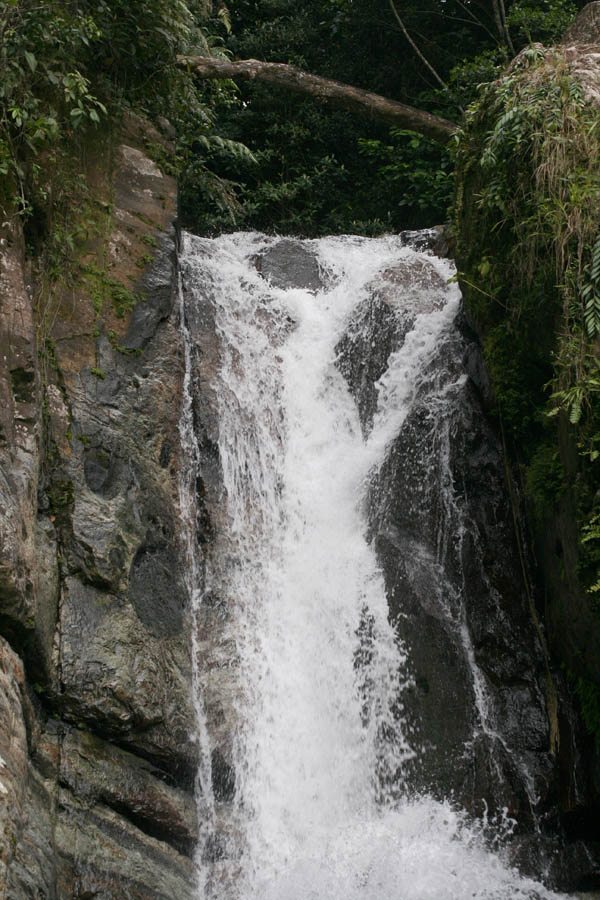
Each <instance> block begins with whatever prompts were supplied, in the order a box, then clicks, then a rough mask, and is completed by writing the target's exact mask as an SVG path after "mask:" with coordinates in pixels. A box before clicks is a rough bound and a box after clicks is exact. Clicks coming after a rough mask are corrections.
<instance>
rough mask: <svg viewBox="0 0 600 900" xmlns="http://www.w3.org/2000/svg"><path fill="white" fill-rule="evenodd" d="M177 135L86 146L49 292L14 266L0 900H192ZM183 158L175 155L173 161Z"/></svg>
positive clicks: (10, 260) (0, 554) (6, 426)
mask: <svg viewBox="0 0 600 900" xmlns="http://www.w3.org/2000/svg"><path fill="white" fill-rule="evenodd" d="M164 142H165V139H164V138H163V137H162V136H161V135H159V134H158V133H157V132H155V130H154V129H152V128H151V127H150V126H149V125H147V123H144V122H143V121H142V120H139V119H136V118H134V117H130V118H129V119H128V120H127V121H126V123H125V125H124V127H123V129H122V131H121V133H120V134H118V135H117V136H111V137H109V138H102V139H99V140H98V145H97V146H96V147H92V148H88V150H87V151H86V154H85V159H84V161H83V165H84V167H85V176H86V180H87V182H88V185H89V196H88V198H87V199H86V203H85V204H84V205H83V206H82V207H80V208H76V209H73V211H72V215H73V219H74V220H76V221H79V222H81V221H82V220H85V221H86V229H87V235H88V237H87V238H86V240H85V241H84V242H83V244H82V245H80V246H78V247H77V252H76V254H75V259H74V260H73V264H72V265H71V266H69V269H68V271H65V272H63V274H62V277H59V278H58V279H56V280H55V281H54V283H53V284H52V285H48V284H47V283H45V282H44V278H43V275H42V276H40V273H37V275H36V273H34V272H33V271H32V270H31V267H30V266H28V265H26V264H25V263H24V239H23V235H22V234H21V233H20V232H19V230H18V229H17V228H16V227H12V226H10V225H7V224H6V223H5V225H4V226H3V231H2V239H1V244H2V254H1V261H0V347H1V348H2V350H1V354H0V398H1V399H0V511H1V515H0V897H2V898H6V900H8V898H10V900H18V898H19V900H20V898H29V897H36V898H41V897H44V898H59V897H79V898H83V897H92V896H93V897H132V898H159V897H160V898H173V897H179V898H186V897H191V896H192V892H193V880H194V872H193V864H192V861H191V856H192V852H193V848H194V844H195V835H196V829H197V826H196V812H195V804H194V798H193V784H194V776H195V770H196V759H197V751H196V746H195V744H194V739H193V735H194V732H195V713H194V708H193V703H192V690H191V677H192V676H191V658H190V647H189V633H190V626H189V621H188V616H189V614H188V610H187V608H186V591H185V587H184V583H183V577H182V549H181V547H180V546H179V544H178V536H177V517H178V511H177V485H178V481H177V477H178V467H179V457H178V448H179V436H178V419H179V411H180V397H181V390H182V380H183V368H184V360H183V355H182V349H181V343H180V333H179V310H178V306H177V302H176V292H177V285H176V277H175V267H176V234H175V230H174V217H175V211H176V191H175V183H174V180H173V179H171V178H169V177H167V176H165V175H163V174H162V173H161V171H160V170H159V169H158V167H157V166H156V165H155V163H154V162H152V160H151V159H150V157H149V155H148V153H147V151H146V149H145V148H146V147H147V146H148V145H154V146H155V145H157V144H163V145H164ZM167 149H168V147H167Z"/></svg>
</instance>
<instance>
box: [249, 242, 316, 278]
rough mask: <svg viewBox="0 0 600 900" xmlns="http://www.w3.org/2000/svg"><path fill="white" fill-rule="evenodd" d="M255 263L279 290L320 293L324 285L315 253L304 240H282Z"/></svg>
mask: <svg viewBox="0 0 600 900" xmlns="http://www.w3.org/2000/svg"><path fill="white" fill-rule="evenodd" d="M255 264H256V268H257V269H258V271H259V272H260V274H261V275H262V276H263V278H266V280H267V281H270V282H271V284H273V285H274V286H275V287H280V288H304V289H305V290H309V291H318V290H320V289H321V288H322V287H323V284H324V281H323V273H322V272H321V269H320V267H319V263H318V260H317V258H316V256H315V254H314V253H312V252H311V250H310V249H309V248H308V247H306V246H305V245H304V244H303V243H300V241H293V240H284V241H278V242H277V243H276V244H274V245H273V246H272V247H269V248H268V249H267V250H265V251H264V252H263V253H261V254H260V255H259V256H258V257H257V258H256V261H255Z"/></svg>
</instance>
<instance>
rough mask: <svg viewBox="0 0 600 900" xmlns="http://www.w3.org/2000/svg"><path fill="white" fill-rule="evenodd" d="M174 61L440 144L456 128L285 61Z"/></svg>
mask: <svg viewBox="0 0 600 900" xmlns="http://www.w3.org/2000/svg"><path fill="white" fill-rule="evenodd" d="M177 62H178V65H179V66H181V67H182V68H185V69H188V70H189V71H191V72H193V73H194V74H195V75H197V76H198V77H199V78H231V79H234V80H235V79H237V78H245V79H248V80H249V81H253V80H254V79H258V80H259V81H264V82H266V83H267V84H272V85H275V86H276V87H279V88H282V89H283V90H286V91H293V92H294V93H298V94H307V95H308V96H311V97H313V98H314V99H315V100H316V101H317V102H320V103H325V104H329V105H331V106H335V107H337V108H339V109H346V110H348V111H349V112H354V113H358V114H359V115H361V116H366V117H367V118H370V119H373V120H375V121H378V122H384V123H385V124H386V125H396V126H397V127H399V128H406V129H407V130H409V131H416V132H418V133H419V134H422V135H425V136H426V137H429V138H432V139H433V140H434V141H438V143H440V144H447V143H448V141H449V140H450V138H451V137H452V135H453V134H454V132H455V131H456V130H457V129H458V125H456V124H455V123H454V122H449V121H448V120H447V119H443V118H441V117H440V116H434V115H431V113H428V112H424V111H423V110H421V109H415V108H414V107H412V106H406V105H405V104H404V103H399V102H398V101H396V100H389V99H388V98H387V97H382V96H380V95H379V94H373V93H371V92H370V91H363V90H362V89H361V88H356V87H352V86H351V85H349V84H343V83H342V82H340V81H332V80H331V79H329V78H320V77H319V76H317V75H311V74H309V73H308V72H303V71H302V70H301V69H296V68H295V67H294V66H288V65H287V64H286V63H268V62H261V61H260V60H257V59H243V60H239V61H237V62H231V61H230V60H228V59H215V58H213V57H210V56H178V57H177Z"/></svg>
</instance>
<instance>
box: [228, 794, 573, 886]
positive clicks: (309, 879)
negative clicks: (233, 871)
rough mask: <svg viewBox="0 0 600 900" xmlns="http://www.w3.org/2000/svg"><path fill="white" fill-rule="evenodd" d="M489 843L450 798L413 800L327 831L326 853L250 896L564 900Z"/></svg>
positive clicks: (297, 862) (298, 863)
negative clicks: (447, 801) (446, 800)
mask: <svg viewBox="0 0 600 900" xmlns="http://www.w3.org/2000/svg"><path fill="white" fill-rule="evenodd" d="M562 896H563V895H559V894H556V893H553V892H551V891H548V890H546V889H545V888H544V887H542V885H540V884H539V883H538V882H535V881H533V880H532V879H529V878H523V877H522V876H520V875H519V874H518V873H517V872H516V871H515V870H514V869H512V868H511V867H510V866H509V865H508V864H507V863H506V862H505V861H504V860H503V858H502V855H501V854H495V853H492V852H490V851H489V850H488V849H486V847H485V844H484V841H483V839H482V836H481V834H480V833H478V832H477V829H476V828H475V827H473V826H472V825H471V826H470V825H469V824H468V822H467V820H466V817H465V816H464V815H461V814H459V813H458V812H457V811H456V810H454V809H452V807H451V806H450V805H449V804H444V803H439V802H437V801H435V800H431V799H428V798H423V799H418V800H414V801H406V802H404V803H403V804H402V805H401V807H400V808H399V809H397V810H385V811H383V812H381V813H379V814H377V815H374V816H373V817H372V818H371V819H368V820H361V821H357V822H351V823H347V825H346V826H345V827H344V828H342V829H340V831H339V832H338V833H337V834H335V835H329V836H327V835H323V844H322V848H321V852H320V853H319V855H315V856H304V855H300V856H299V857H296V858H291V859H290V860H289V861H288V863H287V865H286V867H285V869H282V870H281V871H279V872H277V873H271V874H270V875H269V876H267V877H265V878H262V877H261V873H260V872H259V873H258V874H257V877H256V881H255V884H254V887H253V889H252V891H251V892H250V893H248V894H243V900H559V897H562Z"/></svg>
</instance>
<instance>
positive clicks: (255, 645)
mask: <svg viewBox="0 0 600 900" xmlns="http://www.w3.org/2000/svg"><path fill="white" fill-rule="evenodd" d="M274 243H276V239H274V238H265V237H264V236H260V235H246V234H238V235H232V236H226V237H222V238H219V239H217V240H215V241H209V240H206V239H200V238H194V237H191V236H185V237H184V246H183V254H182V267H183V273H184V277H185V279H186V283H187V284H188V287H189V286H193V289H194V290H196V291H197V292H198V294H200V293H201V292H203V291H208V292H209V293H210V297H211V301H212V303H214V309H215V320H216V331H217V338H218V342H219V357H220V363H219V366H218V370H217V371H216V372H215V373H214V378H213V385H212V387H213V389H214V391H215V392H216V396H217V404H218V413H219V455H220V461H221V466H222V473H223V482H224V487H225V492H226V507H227V515H226V517H225V518H226V526H225V528H224V533H223V534H221V535H220V536H219V538H218V539H217V541H216V542H215V547H216V549H215V551H214V553H213V554H210V555H209V556H208V558H207V560H206V569H207V571H206V574H205V589H206V591H207V593H209V594H210V595H211V596H212V597H214V596H218V597H219V598H220V602H221V603H222V604H223V605H224V606H225V607H226V609H227V616H226V624H225V625H224V629H225V631H226V636H225V639H224V644H226V645H227V646H229V647H230V658H229V661H228V677H229V679H230V682H229V683H230V684H231V685H232V687H231V688H230V703H231V704H232V706H233V707H234V708H235V713H234V715H233V716H232V718H231V721H232V722H233V723H234V728H233V730H234V733H233V734H232V735H231V744H232V746H231V762H232V767H233V771H234V773H235V793H234V795H233V798H232V800H231V802H230V803H228V804H221V806H223V807H224V808H223V809H221V811H220V812H219V811H218V812H217V818H219V816H220V828H221V830H222V831H223V833H225V834H226V836H227V837H226V843H225V845H224V847H223V848H222V851H221V853H220V857H221V859H220V861H219V862H218V863H215V864H214V868H215V870H216V871H217V875H216V876H215V875H214V873H213V875H212V877H211V875H210V874H208V876H207V877H206V878H205V879H203V885H204V886H203V888H202V895H203V896H210V897H213V898H219V900H225V898H227V900H230V898H238V900H429V898H431V900H450V898H456V900H463V898H467V897H476V898H498V900H500V898H505V900H508V898H519V897H522V898H525V897H529V898H533V897H538V898H541V897H545V898H549V897H554V896H556V895H554V894H551V893H550V892H548V891H547V890H546V889H545V888H543V887H542V886H541V885H539V884H535V883H534V882H532V881H530V880H528V879H525V878H522V877H520V876H519V875H518V874H517V873H516V872H515V871H514V870H512V869H510V867H508V866H507V865H506V864H505V863H504V862H503V861H502V859H501V857H500V856H498V855H494V854H492V853H491V852H490V851H489V850H487V849H486V847H485V845H484V841H483V839H482V837H481V834H480V830H479V829H478V828H477V826H475V825H469V824H468V822H467V821H466V819H465V817H464V816H462V815H461V814H459V813H458V812H456V811H455V810H453V809H452V808H451V807H450V806H449V805H448V804H443V803H439V802H436V801H434V800H432V799H430V798H427V797H412V798H410V797H408V796H407V795H406V791H405V790H404V789H403V783H402V770H403V766H404V765H405V764H406V762H407V761H408V760H409V759H410V758H411V757H412V756H413V755H414V753H416V752H420V751H419V748H418V747H411V742H410V734H404V733H403V728H404V723H403V718H402V696H403V691H404V690H405V688H406V685H407V684H408V683H409V682H410V665H409V663H408V664H407V661H406V659H405V650H404V648H403V647H402V646H401V645H400V642H399V641H398V639H397V636H396V635H395V633H394V630H393V628H392V627H391V625H390V623H389V620H388V606H387V600H386V595H385V589H384V584H383V578H382V575H381V572H380V571H379V568H378V564H377V560H376V557H375V553H374V550H373V548H372V547H371V546H370V545H369V543H368V542H367V539H366V522H365V515H364V509H363V501H364V496H365V486H366V484H367V480H368V478H369V475H370V473H372V471H373V469H374V467H377V466H378V465H379V464H380V463H381V461H382V459H383V457H384V454H385V450H386V447H387V446H388V445H389V442H390V441H391V440H392V439H393V438H394V437H395V435H396V434H397V433H398V430H399V428H400V426H401V425H402V422H403V421H404V419H405V417H406V416H407V414H408V412H409V410H410V408H411V402H412V400H413V398H414V397H415V393H416V391H417V389H418V386H419V383H420V378H421V373H422V372H423V371H424V370H425V369H426V367H427V365H428V363H429V362H430V361H431V359H432V358H433V356H434V355H435V353H436V349H437V347H438V345H439V343H440V341H441V340H442V339H443V335H444V333H445V332H446V331H447V330H448V329H449V328H451V327H452V322H453V320H454V318H455V316H456V313H457V308H458V300H459V298H458V291H457V289H456V288H455V287H454V286H448V287H447V288H446V289H445V291H444V292H443V297H442V298H441V301H442V302H440V295H439V288H438V289H437V291H438V293H437V297H436V303H435V304H433V305H432V304H431V303H429V304H427V303H424V304H423V309H426V310H427V311H426V312H421V313H419V312H418V310H417V312H416V315H415V318H414V322H413V324H412V327H411V329H410V330H409V332H408V334H407V335H406V337H405V340H404V343H403V345H402V348H401V349H400V350H399V351H397V352H396V353H395V354H393V356H392V358H391V359H390V363H389V367H388V370H387V372H386V373H385V374H384V376H383V377H382V378H381V379H380V381H379V385H378V397H379V400H378V406H377V410H376V413H375V416H374V423H373V428H372V430H371V433H370V435H369V437H368V438H367V439H365V438H364V437H363V433H362V430H361V425H360V422H359V417H358V412H357V408H356V403H355V400H354V399H353V397H352V396H351V394H350V392H349V389H348V385H347V383H346V381H345V379H344V378H343V377H342V374H341V373H340V371H339V370H338V368H337V367H336V365H335V362H336V358H335V357H336V351H335V348H336V345H337V344H338V341H339V339H340V337H341V335H342V334H343V332H344V329H345V327H346V326H347V323H348V320H349V318H350V316H351V314H352V312H353V311H354V310H355V309H356V307H357V306H358V304H360V302H361V301H363V300H364V299H365V297H366V296H367V291H368V289H369V286H372V284H373V282H374V281H376V279H377V278H378V276H379V274H380V273H381V272H382V271H383V270H384V269H385V268H386V267H389V266H391V265H395V264H397V263H398V261H399V260H409V261H410V260H414V259H415V258H419V254H417V253H416V252H415V251H414V250H411V249H409V248H407V247H403V246H402V245H401V241H400V240H399V239H398V238H395V237H386V238H380V239H377V240H367V239H358V238H347V237H346V238H328V239H323V240H320V241H315V242H309V243H310V246H311V247H312V249H313V250H314V251H315V252H316V253H317V254H318V258H319V260H320V263H321V266H322V270H323V272H324V274H325V277H324V281H325V283H326V286H325V287H324V288H323V289H322V290H319V291H316V292H315V291H309V290H302V289H298V288H290V289H283V288H277V287H273V286H271V285H269V284H268V283H267V282H266V281H265V280H264V279H263V278H262V277H261V276H260V275H259V273H258V272H257V270H256V268H255V266H254V265H253V262H252V260H253V258H254V257H255V256H256V255H257V254H258V253H259V252H261V251H263V250H264V249H265V248H267V247H269V246H272V245H273V244H274ZM428 260H429V262H430V263H432V264H433V265H434V267H435V268H436V270H437V271H438V273H439V274H440V275H441V276H442V277H443V278H444V279H448V278H449V277H450V276H451V275H452V274H453V273H452V270H451V266H450V264H449V263H447V262H445V261H442V260H437V259H432V258H428ZM428 290H430V289H428V288H427V287H424V288H422V294H423V299H424V300H426V299H427V292H428ZM190 302H194V300H193V299H192V300H191V301H190ZM399 302H401V300H400V301H399ZM190 418H191V417H190ZM188 424H189V423H188ZM198 682H199V683H201V682H202V677H199V678H198ZM220 684H222V681H221V682H220ZM480 702H481V703H484V699H482V698H480ZM209 727H210V723H209ZM207 740H209V741H210V736H208V737H207ZM225 806H226V808H225ZM223 859H224V860H225V861H223ZM213 862H214V861H213ZM202 865H203V866H204V867H207V866H208V867H210V862H207V857H206V855H205V856H204V862H203V864H202Z"/></svg>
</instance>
